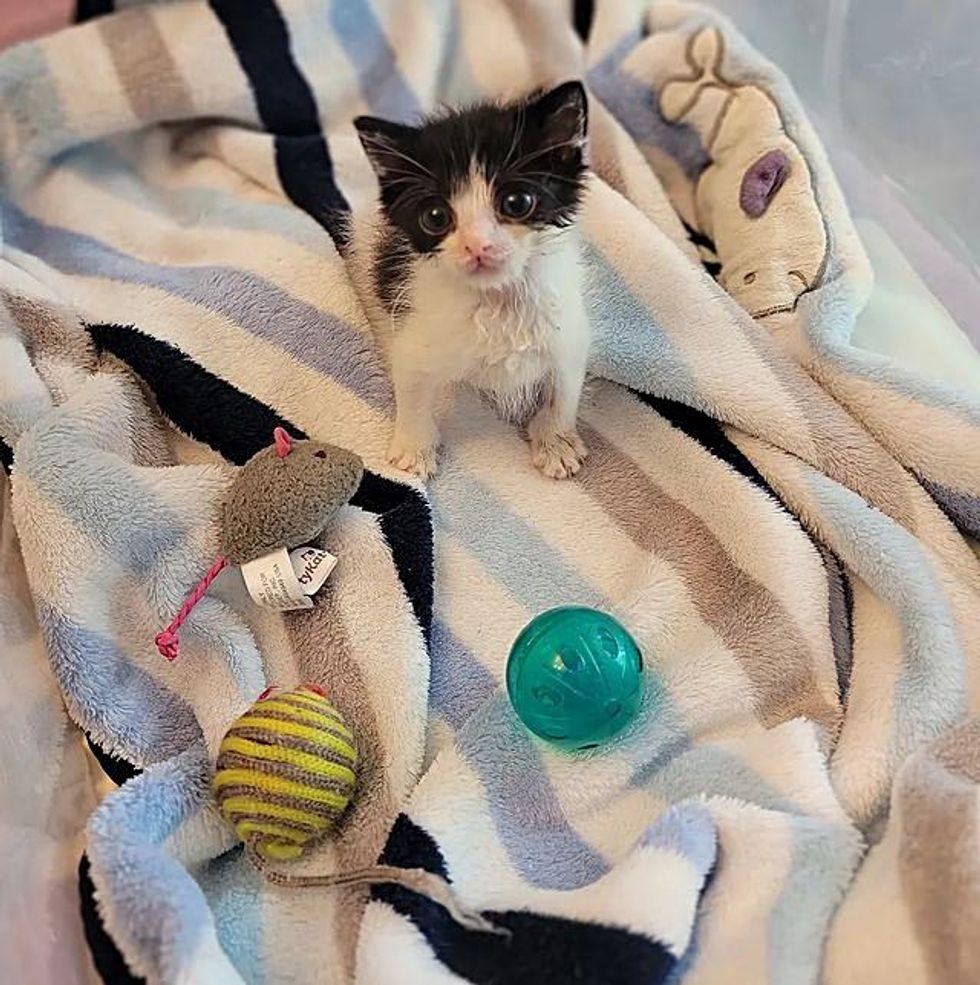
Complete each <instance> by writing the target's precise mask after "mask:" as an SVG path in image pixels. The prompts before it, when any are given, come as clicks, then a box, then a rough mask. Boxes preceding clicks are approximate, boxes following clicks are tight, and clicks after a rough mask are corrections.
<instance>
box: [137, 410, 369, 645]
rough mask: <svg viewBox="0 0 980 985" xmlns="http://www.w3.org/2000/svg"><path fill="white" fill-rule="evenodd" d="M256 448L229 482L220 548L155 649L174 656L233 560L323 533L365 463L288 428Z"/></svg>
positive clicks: (304, 541) (278, 430)
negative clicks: (181, 638)
mask: <svg viewBox="0 0 980 985" xmlns="http://www.w3.org/2000/svg"><path fill="white" fill-rule="evenodd" d="M272 439H273V440H272V444H271V445H270V446H268V447H266V448H263V449H262V450H261V451H260V452H258V453H257V454H255V455H253V456H252V457H251V458H250V459H249V460H248V461H247V462H246V463H245V464H244V465H243V466H242V468H241V470H240V471H239V473H238V475H237V476H236V478H235V480H234V482H232V484H231V486H230V487H229V489H228V492H227V494H226V496H225V501H224V503H223V504H222V507H221V511H220V521H219V522H220V526H219V530H218V545H219V550H220V553H219V555H218V557H217V558H216V560H215V562H214V564H212V565H211V567H210V568H209V569H208V571H207V572H206V573H205V575H204V577H203V578H201V580H200V581H199V582H198V583H197V584H196V585H195V586H194V588H193V589H192V590H191V592H190V594H189V595H188V596H187V599H186V601H185V602H184V604H183V605H182V606H181V607H180V610H179V611H178V612H177V614H176V615H175V616H174V618H173V619H172V620H171V621H170V623H169V624H168V625H167V627H166V628H165V629H163V630H161V631H160V632H159V633H158V634H157V636H156V645H157V649H158V650H159V651H160V653H161V655H162V656H164V657H166V659H167V660H175V659H176V658H177V654H178V652H179V649H180V641H179V639H178V632H179V631H180V627H181V626H182V625H183V623H184V622H185V621H186V620H187V618H188V616H190V614H191V612H192V611H193V609H194V606H196V605H197V603H198V602H200V601H201V599H202V598H203V597H204V595H205V594H206V593H207V591H208V589H209V588H210V587H211V583H212V582H213V581H214V580H215V578H217V577H218V575H219V574H221V572H222V571H223V570H224V569H225V568H226V567H227V566H228V565H231V564H236V565H240V564H246V563H248V562H249V561H254V560H256V559H257V558H261V557H265V556H266V555H267V554H271V553H273V552H275V551H279V550H281V549H282V548H286V549H287V550H292V549H293V548H296V547H303V546H305V545H307V544H309V543H310V542H311V541H313V540H315V539H316V538H318V537H319V536H320V535H321V534H322V533H323V531H324V530H325V529H326V528H327V526H328V525H329V523H330V521H331V520H332V519H333V518H334V516H335V514H336V513H337V511H338V510H339V509H340V508H341V507H342V506H344V505H345V504H346V503H347V501H348V500H349V499H350V498H351V496H353V495H354V493H355V491H356V490H357V487H358V486H359V485H360V483H361V476H362V475H363V474H364V466H363V464H362V462H361V459H360V458H359V457H358V456H357V455H355V454H353V453H352V452H349V451H345V450H344V449H343V448H337V447H336V446H334V445H327V444H323V443H321V442H319V441H309V440H306V439H303V440H297V439H296V438H293V437H292V436H291V435H290V434H289V433H288V432H287V431H286V430H285V429H284V428H281V427H277V428H276V429H275V430H274V431H273V433H272Z"/></svg>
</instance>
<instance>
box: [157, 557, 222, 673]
mask: <svg viewBox="0 0 980 985" xmlns="http://www.w3.org/2000/svg"><path fill="white" fill-rule="evenodd" d="M227 564H228V561H227V560H226V559H225V558H223V557H219V558H218V559H217V560H216V561H215V562H214V564H212V565H211V567H210V568H209V569H208V571H207V574H205V576H204V577H203V578H202V579H201V580H200V581H199V582H198V583H197V584H196V585H195V586H194V588H193V589H192V590H191V593H190V595H188V596H187V600H186V601H185V602H184V604H183V605H182V606H181V607H180V609H179V611H178V612H177V615H175V616H174V617H173V619H172V620H171V621H170V624H169V625H168V626H167V628H166V629H163V630H161V631H160V632H159V633H157V635H156V639H155V642H156V645H157V649H158V650H159V651H160V656H162V657H165V658H166V659H167V660H176V659H177V654H178V653H179V652H180V640H179V639H178V637H177V633H178V631H179V630H180V627H181V626H182V625H183V624H184V620H185V619H187V617H188V616H189V615H190V614H191V611H192V610H193V608H194V606H195V605H197V603H198V602H200V601H201V599H202V598H203V597H204V594H205V593H206V592H207V590H208V589H209V588H210V587H211V582H213V581H214V579H215V578H217V577H218V575H220V574H221V572H222V571H224V569H225V566H226V565H227Z"/></svg>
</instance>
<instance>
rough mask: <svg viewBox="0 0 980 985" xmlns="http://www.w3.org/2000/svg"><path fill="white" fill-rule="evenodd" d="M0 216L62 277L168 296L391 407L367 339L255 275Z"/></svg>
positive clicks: (5, 206) (11, 240) (2, 210)
mask: <svg viewBox="0 0 980 985" xmlns="http://www.w3.org/2000/svg"><path fill="white" fill-rule="evenodd" d="M0 216H2V223H3V230H4V235H5V237H6V238H7V243H8V244H9V245H10V246H15V247H16V248H18V249H21V250H24V251H25V252H27V253H33V254H34V255H36V256H38V257H40V258H42V259H43V260H45V261H46V262H47V263H49V264H51V266H53V267H55V268H56V269H57V270H60V271H61V272H62V273H64V274H72V275H77V276H83V277H102V278H106V279H109V280H118V281H122V282H124V283H133V284H145V285H147V286H150V287H156V288H159V289H160V290H163V291H167V292H169V293H170V294H173V295H174V296H175V297H179V298H182V299H184V300H185V301H190V302H192V303H194V304H197V305H200V306H201V307H202V308H204V309H206V310H208V311H213V312H215V313H217V314H219V315H222V316H224V317H225V318H229V319H230V320H231V321H233V322H235V323H236V324H237V325H239V326H240V327H241V328H242V329H244V330H245V331H247V332H249V333H251V334H252V335H255V336H256V337H258V338H261V339H264V340H266V341H268V342H271V343H273V344H274V345H277V346H279V347H280V348H281V349H283V350H284V351H285V352H288V353H289V354H290V355H291V356H293V357H294V358H295V359H297V360H298V361H299V362H301V363H304V364H305V365H307V366H310V367H311V368H313V369H315V370H316V371H317V372H319V373H322V374H323V375H325V376H327V377H329V378H331V379H333V380H335V381H336V382H338V383H340V384H341V385H343V386H345V387H347V388H348V389H350V390H352V391H353V392H354V393H356V394H357V395H358V396H360V397H361V398H363V399H364V400H365V401H367V402H368V403H370V404H372V405H373V406H375V407H378V408H381V409H384V410H389V409H390V408H391V406H392V405H393V398H392V396H391V386H390V383H389V382H388V378H387V376H386V374H385V372H384V370H383V368H382V365H381V363H380V361H379V358H378V355H377V353H376V351H375V349H374V346H373V343H372V341H371V338H370V335H368V334H365V333H362V332H359V331H358V330H357V329H355V328H354V327H353V326H351V325H348V324H347V323H346V322H343V321H341V320H340V319H339V318H338V317H337V316H336V315H333V314H330V313H329V312H324V311H320V310H319V309H318V308H314V307H313V306H312V305H309V304H307V303H306V302H304V301H300V300H299V299H298V298H294V297H293V296H292V295H290V294H287V293H286V292H285V291H284V290H282V289H281V288H279V287H277V286H276V285H274V284H272V283H270V282H269V281H267V280H264V279H263V278H261V277H258V276H257V275H255V274H251V273H248V272H246V271H244V270H238V269H236V268H235V267H227V266H220V265H216V264H212V265H202V266H186V267H185V266H178V265H174V264H157V263H151V262H149V261H145V260H139V259H137V258H135V257H131V256H127V255H126V254H125V253H121V252H120V251H119V250H116V249H115V248H113V247H112V246H109V245H108V244H107V243H103V242H101V241H100V240H97V239H95V238H94V237H92V236H87V235H84V234H82V233H76V232H72V231H71V230H68V229H64V228H62V227H60V226H51V225H46V224H45V223H43V222H40V221H39V220H37V219H34V218H31V217H30V216H28V215H26V214H25V213H23V212H21V211H20V210H19V209H16V208H14V207H13V206H12V205H10V203H9V202H3V201H0ZM142 327H143V328H149V327H150V326H147V325H145V324H144V325H143V326H142Z"/></svg>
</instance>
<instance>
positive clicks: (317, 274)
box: [31, 168, 369, 333]
mask: <svg viewBox="0 0 980 985" xmlns="http://www.w3.org/2000/svg"><path fill="white" fill-rule="evenodd" d="M48 188H49V190H50V193H51V194H50V195H46V196H45V197H44V198H43V199H41V200H39V201H38V202H36V203H32V211H31V215H32V216H34V217H36V218H38V219H40V220H41V221H42V222H46V223H50V224H52V225H55V226H58V227H60V228H63V229H70V230H72V231H73V232H77V233H80V234H81V235H83V236H91V237H93V238H95V239H97V240H99V241H101V242H104V243H106V244H107V245H109V246H110V247H112V248H113V249H115V250H118V251H119V252H120V253H124V254H126V255H127V256H130V257H133V258H135V259H138V260H142V261H144V262H146V263H153V264H160V265H173V266H177V267H181V268H190V269H194V268H195V267H208V266H213V265H217V266H224V267H231V268H234V269H236V270H243V271H248V272H249V273H252V274H253V275H255V276H256V277H260V278H261V279H262V280H264V281H266V282H267V283H270V284H274V285H275V286H276V287H279V288H280V289H281V290H283V291H285V292H286V293H287V294H289V295H290V296H291V297H293V298H296V299H297V300H299V301H303V302H304V303H306V304H309V305H311V306H312V307H314V308H316V309H317V310H318V311H323V312H327V313H329V314H332V315H334V316H336V317H337V318H339V319H341V320H342V321H344V322H347V323H348V324H350V325H352V326H354V327H355V328H357V329H359V330H360V331H362V332H364V333H367V332H368V331H369V329H368V326H367V322H366V318H365V315H364V313H363V309H362V308H361V306H360V304H359V302H358V300H357V298H356V296H355V294H354V289H353V287H352V286H351V283H350V278H349V276H348V275H347V273H346V270H345V267H344V263H343V261H342V260H341V259H340V258H339V257H337V256H336V254H334V253H332V252H331V251H330V249H329V247H328V246H327V244H326V243H325V244H324V249H323V251H322V252H321V253H319V254H317V253H315V252H313V251H311V250H309V249H306V248H304V247H303V246H302V245H300V244H299V243H297V242H296V241H295V240H293V239H287V238H286V237H284V236H281V235H279V234H278V233H275V232H269V231H266V230H264V229H261V228H254V229H250V230H249V231H248V232H247V233H244V232H243V231H242V230H241V229H235V228H231V227H229V228H224V227H222V226H220V225H218V224H217V223H212V222H209V223H207V224H206V225H202V226H188V225H184V224H180V223H179V222H176V221H175V220H174V219H173V218H171V217H170V216H169V215H168V214H165V213H163V212H160V211H158V210H155V209H149V208H140V207H139V206H138V205H137V204H136V203H134V202H132V201H130V200H129V199H121V198H119V197H118V196H116V195H114V194H113V193H112V192H111V191H110V190H109V189H108V188H107V187H106V186H105V185H103V184H97V183H95V182H93V181H90V180H89V179H88V177H87V176H86V175H85V174H84V173H82V172H79V171H75V170H72V169H71V168H59V169H58V170H57V171H55V172H54V173H53V174H52V175H51V177H50V179H49V186H48ZM152 191H153V189H152V187H150V188H148V193H149V194H152ZM54 203H57V206H56V207H55V204H54ZM123 212H125V214H126V216H127V221H126V222H125V223H120V222H119V215H120V214H121V213H123ZM296 221H297V222H301V221H303V220H302V218H301V216H300V215H299V214H297V215H296ZM270 258H274V262H270ZM328 285H329V286H328Z"/></svg>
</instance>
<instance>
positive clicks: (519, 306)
mask: <svg viewBox="0 0 980 985" xmlns="http://www.w3.org/2000/svg"><path fill="white" fill-rule="evenodd" d="M470 321H471V324H472V329H471V349H470V353H469V357H470V358H469V359H468V363H469V365H468V378H469V380H470V382H472V383H474V384H475V385H477V386H479V387H481V388H483V389H487V390H495V391H498V392H505V391H508V390H514V389H526V388H528V387H530V386H532V385H533V384H535V383H536V382H537V381H538V380H540V379H541V377H542V376H544V374H545V373H546V372H547V370H548V368H549V366H550V364H551V362H552V354H553V350H554V345H555V341H556V336H557V333H558V332H559V331H560V324H559V321H560V318H559V310H558V302H557V298H553V297H551V296H548V295H546V294H545V293H543V292H534V293H532V292H530V291H513V292H509V293H504V294H501V295H491V296H487V297H484V298H481V299H480V301H479V302H478V303H477V304H476V306H475V307H474V308H473V311H472V314H471V318H470Z"/></svg>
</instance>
